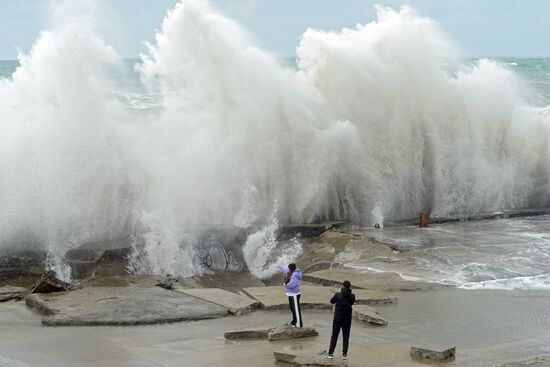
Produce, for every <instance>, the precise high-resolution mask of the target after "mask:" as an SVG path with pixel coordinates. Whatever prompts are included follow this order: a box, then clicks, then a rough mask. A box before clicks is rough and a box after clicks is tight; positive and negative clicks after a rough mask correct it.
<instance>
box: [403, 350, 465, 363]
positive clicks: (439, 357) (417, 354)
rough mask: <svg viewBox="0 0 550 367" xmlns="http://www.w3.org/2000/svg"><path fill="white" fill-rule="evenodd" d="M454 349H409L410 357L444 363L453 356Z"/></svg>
mask: <svg viewBox="0 0 550 367" xmlns="http://www.w3.org/2000/svg"><path fill="white" fill-rule="evenodd" d="M455 352H456V347H452V348H448V349H443V348H439V347H435V348H433V347H431V348H426V347H411V357H414V358H423V359H430V360H433V361H445V360H448V359H451V358H453V357H454V356H455Z"/></svg>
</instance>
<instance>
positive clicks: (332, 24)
mask: <svg viewBox="0 0 550 367" xmlns="http://www.w3.org/2000/svg"><path fill="white" fill-rule="evenodd" d="M71 1H76V0H71ZM96 1H98V2H100V3H102V5H101V6H102V8H103V9H105V11H104V12H103V13H104V19H103V24H104V27H105V30H106V34H108V35H109V39H108V40H107V42H108V43H110V44H111V45H113V46H115V48H116V49H117V50H118V52H119V53H120V54H121V55H122V56H124V57H134V56H137V55H139V53H140V52H142V51H143V49H144V47H143V41H151V40H152V39H153V37H154V30H155V29H158V28H159V27H160V24H161V21H162V18H163V17H164V15H165V14H166V10H167V9H168V8H170V7H172V6H173V5H174V4H175V3H176V2H177V0H96ZM213 2H214V3H215V4H216V5H217V6H218V7H219V8H220V9H221V10H222V11H223V12H224V13H225V14H227V15H228V16H230V17H232V18H234V19H236V20H238V21H239V22H240V23H241V24H243V25H244V26H245V28H247V29H248V30H249V31H250V32H251V33H252V34H254V35H255V36H256V39H257V40H258V42H259V43H260V45H261V46H262V47H264V48H265V49H268V50H270V51H272V52H273V53H275V54H277V55H282V56H292V55H294V53H295V48H296V46H297V44H298V42H299V39H300V36H301V35H302V34H303V32H304V31H305V30H306V29H307V28H308V27H313V28H319V29H325V30H337V29H340V28H342V27H345V26H347V27H353V26H355V24H357V23H366V22H369V21H371V20H372V19H374V10H373V5H374V4H381V5H387V6H392V7H395V8H398V7H399V5H400V4H409V5H411V6H412V7H413V8H414V9H416V10H417V12H418V13H420V14H422V15H425V16H429V17H431V18H433V19H435V20H436V21H437V22H438V24H439V25H440V27H441V28H442V29H443V30H444V31H445V32H446V33H447V34H449V35H450V36H451V38H452V39H454V41H455V42H456V44H457V45H458V46H459V47H460V48H461V49H462V50H463V51H465V52H466V53H467V54H470V55H472V56H550V21H549V19H550V1H548V0H402V1H396V0H377V1H371V0H214V1H213ZM50 10H51V9H50V4H49V2H48V1H47V0H24V1H22V0H0V59H4V60H5V59H14V58H15V57H16V56H17V52H18V51H17V50H18V49H21V50H23V51H28V50H29V49H30V47H31V45H32V43H33V42H34V40H35V39H36V37H37V35H38V34H39V33H40V31H41V30H45V29H48V28H49V27H50V26H51V16H50Z"/></svg>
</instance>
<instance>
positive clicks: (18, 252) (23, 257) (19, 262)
mask: <svg viewBox="0 0 550 367" xmlns="http://www.w3.org/2000/svg"><path fill="white" fill-rule="evenodd" d="M46 255H47V253H46V251H44V250H42V249H41V248H40V244H38V243H13V244H0V286H5V285H14V286H21V287H25V288H27V287H30V286H31V285H32V284H34V283H35V282H36V281H37V280H38V278H40V276H41V275H42V274H43V273H44V269H45V264H46Z"/></svg>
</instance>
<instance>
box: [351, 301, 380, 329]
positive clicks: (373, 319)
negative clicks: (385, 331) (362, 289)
mask: <svg viewBox="0 0 550 367" xmlns="http://www.w3.org/2000/svg"><path fill="white" fill-rule="evenodd" d="M353 317H354V318H356V319H357V320H359V321H364V322H367V323H369V324H372V325H387V324H388V320H386V319H385V318H383V317H382V316H380V314H379V313H378V311H376V310H375V309H374V308H372V307H369V306H364V305H357V306H353Z"/></svg>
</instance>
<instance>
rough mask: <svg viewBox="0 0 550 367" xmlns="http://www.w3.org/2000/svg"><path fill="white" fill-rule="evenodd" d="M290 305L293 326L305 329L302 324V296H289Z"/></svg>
mask: <svg viewBox="0 0 550 367" xmlns="http://www.w3.org/2000/svg"><path fill="white" fill-rule="evenodd" d="M288 305H289V307H290V311H292V322H291V324H292V325H294V326H297V327H303V326H304V323H303V322H302V311H301V310H300V295H299V294H298V295H296V296H288Z"/></svg>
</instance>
